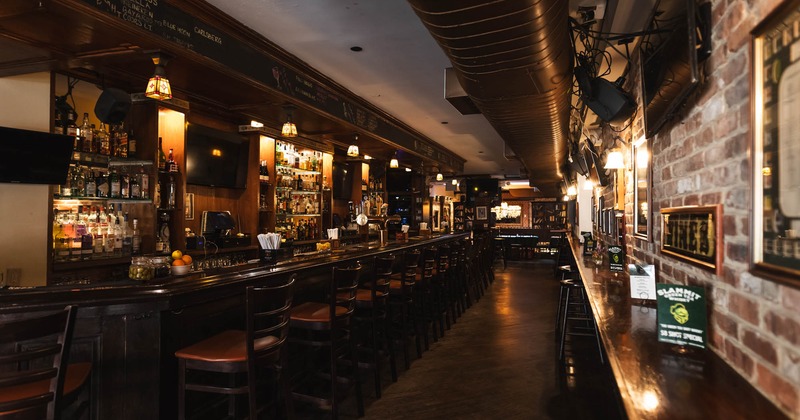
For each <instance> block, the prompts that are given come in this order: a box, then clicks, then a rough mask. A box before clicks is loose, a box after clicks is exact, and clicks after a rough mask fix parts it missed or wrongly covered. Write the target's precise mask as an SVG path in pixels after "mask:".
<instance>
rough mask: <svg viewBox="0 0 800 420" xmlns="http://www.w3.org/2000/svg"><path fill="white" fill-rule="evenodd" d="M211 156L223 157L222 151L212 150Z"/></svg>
mask: <svg viewBox="0 0 800 420" xmlns="http://www.w3.org/2000/svg"><path fill="white" fill-rule="evenodd" d="M211 156H214V157H222V150H219V149H211Z"/></svg>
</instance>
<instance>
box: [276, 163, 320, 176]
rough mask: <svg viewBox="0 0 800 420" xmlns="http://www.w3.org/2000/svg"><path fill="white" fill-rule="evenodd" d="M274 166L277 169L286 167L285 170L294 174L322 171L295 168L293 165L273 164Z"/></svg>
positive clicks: (312, 173) (315, 173)
mask: <svg viewBox="0 0 800 420" xmlns="http://www.w3.org/2000/svg"><path fill="white" fill-rule="evenodd" d="M275 166H276V167H277V168H278V169H286V170H289V171H292V172H294V173H295V174H300V175H319V174H321V173H322V172H320V171H312V170H309V169H300V168H295V167H292V166H283V165H275Z"/></svg>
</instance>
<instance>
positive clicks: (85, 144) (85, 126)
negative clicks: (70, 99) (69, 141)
mask: <svg viewBox="0 0 800 420" xmlns="http://www.w3.org/2000/svg"><path fill="white" fill-rule="evenodd" d="M80 138H81V150H82V151H84V152H86V153H94V152H95V150H94V133H93V132H92V126H91V125H90V124H89V113H88V112H84V113H83V123H82V124H81V128H80Z"/></svg>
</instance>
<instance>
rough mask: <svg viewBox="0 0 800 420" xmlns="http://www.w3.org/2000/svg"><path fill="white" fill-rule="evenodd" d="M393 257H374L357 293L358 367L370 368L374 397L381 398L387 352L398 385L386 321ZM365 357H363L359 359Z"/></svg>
mask: <svg viewBox="0 0 800 420" xmlns="http://www.w3.org/2000/svg"><path fill="white" fill-rule="evenodd" d="M395 260H396V258H395V256H394V255H388V256H380V257H374V258H373V264H372V275H371V278H369V279H368V281H365V282H363V283H362V285H361V287H360V288H359V289H358V291H357V293H356V312H355V314H354V315H353V320H354V321H355V322H356V327H357V334H358V336H359V337H357V338H358V339H359V342H358V346H357V348H358V350H360V351H359V352H358V356H359V360H358V362H359V366H363V367H366V368H368V369H370V370H371V371H372V373H373V377H374V380H375V398H378V399H380V398H381V375H380V371H381V367H380V362H381V359H383V358H384V356H385V355H386V354H387V353H388V356H389V366H390V368H391V373H392V382H397V363H396V361H395V352H394V345H392V342H391V322H390V319H389V296H390V294H391V287H390V281H391V278H390V277H391V275H392V267H394V263H395ZM363 354H366V358H364V357H362V355H363Z"/></svg>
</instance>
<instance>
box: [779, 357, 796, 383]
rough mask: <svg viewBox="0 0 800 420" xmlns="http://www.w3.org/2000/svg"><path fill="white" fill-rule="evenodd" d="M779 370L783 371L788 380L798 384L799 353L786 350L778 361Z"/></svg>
mask: <svg viewBox="0 0 800 420" xmlns="http://www.w3.org/2000/svg"><path fill="white" fill-rule="evenodd" d="M779 368H780V371H781V372H785V373H786V376H787V377H788V378H789V381H790V382H792V383H794V384H795V385H798V386H800V354H799V353H795V352H791V351H787V352H785V353H784V357H783V358H782V359H781V362H780V366H779Z"/></svg>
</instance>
